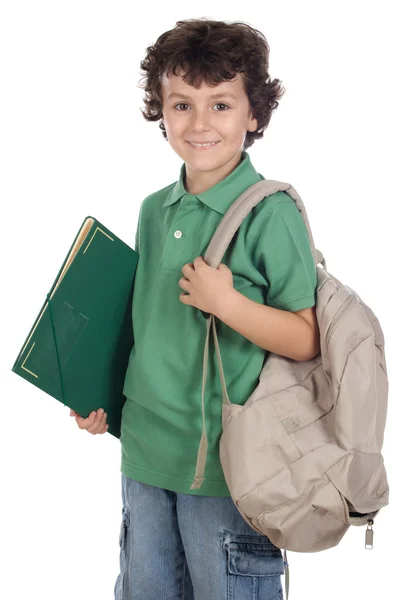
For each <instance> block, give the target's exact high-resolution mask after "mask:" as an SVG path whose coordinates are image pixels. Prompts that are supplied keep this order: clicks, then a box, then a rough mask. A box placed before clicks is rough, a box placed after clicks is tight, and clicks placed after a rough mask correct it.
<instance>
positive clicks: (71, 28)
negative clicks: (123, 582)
mask: <svg viewBox="0 0 398 600" xmlns="http://www.w3.org/2000/svg"><path fill="white" fill-rule="evenodd" d="M256 4H257V3H254V2H252V3H248V2H246V3H242V2H239V3H231V2H230V3H228V4H227V3H225V5H224V6H222V5H220V4H219V3H215V2H213V1H212V2H210V1H207V0H202V2H201V3H200V10H199V11H198V10H193V11H192V10H190V9H189V7H188V5H187V4H183V3H181V2H170V1H169V2H168V3H167V9H166V8H165V6H166V3H164V2H162V3H159V4H158V5H156V3H155V4H153V3H144V4H143V5H142V4H138V5H137V4H136V3H133V2H126V1H124V2H116V1H113V2H110V1H98V0H97V1H96V2H94V1H88V0H79V1H75V0H69V1H68V2H61V1H57V2H50V1H48V2H44V1H39V0H36V1H35V2H21V1H17V0H13V1H12V2H11V1H8V2H3V3H2V7H1V13H0V61H1V72H0V81H1V88H2V89H1V95H0V103H1V106H0V119H1V133H0V151H1V178H0V186H1V187H0V194H1V215H2V219H1V224H2V235H1V244H2V248H1V261H2V262H1V264H2V268H1V274H2V278H1V279H2V294H1V302H2V310H1V316H2V329H1V331H2V336H1V337H2V344H1V403H2V414H1V423H2V433H1V436H0V439H1V464H2V467H1V489H2V492H1V495H0V499H1V511H0V515H1V516H0V519H1V522H0V527H1V548H0V550H1V553H2V562H1V573H2V575H1V578H0V596H1V597H2V598H4V599H7V600H16V599H18V600H19V599H22V598H31V597H38V598H40V599H41V600H50V599H51V600H54V599H56V600H66V599H68V600H69V599H70V598H74V600H87V599H91V598H93V599H94V598H95V600H111V598H113V587H114V583H115V580H116V577H117V575H118V572H119V571H118V569H119V545H118V538H119V528H120V522H121V493H120V483H121V481H120V478H121V473H120V443H119V441H118V440H117V439H116V438H114V437H113V436H110V435H109V434H105V435H101V436H99V435H97V436H92V435H91V434H89V433H87V432H85V431H80V430H79V429H78V427H77V425H76V423H75V420H74V418H72V417H70V416H69V408H67V407H65V406H64V405H63V404H62V403H59V402H57V401H55V400H54V399H53V398H51V397H50V396H49V395H47V394H45V393H43V392H41V391H40V390H39V389H38V388H36V387H35V386H33V385H29V383H28V382H27V381H26V380H24V379H22V378H20V377H18V376H17V375H16V374H14V373H12V372H11V368H12V365H13V363H14V360H15V358H16V357H17V355H18V353H19V351H20V349H21V347H22V344H23V342H24V340H25V338H26V336H27V334H28V332H29V330H30V328H31V326H32V324H33V321H34V319H35V318H36V316H37V313H38V311H39V309H40V308H41V306H42V304H43V301H44V299H45V296H46V293H47V292H48V291H49V290H50V287H51V285H52V282H53V280H54V277H55V275H56V273H57V272H58V269H59V267H60V265H61V263H62V261H63V260H64V257H65V254H66V252H67V251H68V249H69V247H70V245H71V243H72V240H73V238H74V236H75V235H76V233H77V230H78V228H79V227H80V225H81V223H82V221H83V219H84V218H85V217H86V216H87V215H93V216H95V217H96V218H97V219H98V220H100V221H101V222H103V223H104V224H106V226H107V227H108V228H109V229H110V230H111V231H114V232H115V234H116V235H117V236H118V237H120V238H121V239H123V240H124V241H125V242H127V243H128V244H129V245H130V246H132V247H133V246H134V236H135V230H136V225H137V218H138V210H139V206H140V203H141V202H142V200H143V199H144V197H145V196H147V195H148V194H150V193H152V192H154V191H156V190H158V189H160V188H162V187H164V186H166V185H169V184H170V183H172V182H174V181H176V180H177V179H178V177H179V169H180V166H181V159H180V158H179V156H178V155H176V154H175V153H174V152H173V151H172V149H171V147H170V146H169V144H168V142H166V141H165V140H164V139H163V137H162V135H161V131H160V130H159V129H158V123H147V122H146V121H145V120H144V118H143V117H142V115H141V112H140V110H139V108H140V107H141V108H143V101H142V98H143V91H142V90H141V89H139V87H138V82H139V79H140V77H141V74H140V72H139V69H140V67H139V63H140V61H141V60H142V59H143V57H144V55H145V49H146V47H147V46H149V45H150V44H153V43H154V42H155V41H156V39H157V37H158V36H159V35H161V33H163V32H164V31H166V30H169V29H171V28H173V27H174V25H175V23H176V21H177V20H182V19H187V18H198V17H208V18H213V19H219V20H227V21H245V22H247V23H248V24H250V25H252V26H253V27H255V28H257V29H260V30H261V31H262V32H263V33H264V35H265V36H266V38H267V40H268V42H269V44H270V48H271V54H270V74H271V77H272V78H275V77H277V78H279V79H280V80H282V82H283V84H284V86H285V89H286V93H285V95H284V96H283V98H282V99H281V101H280V105H279V107H278V109H277V110H276V111H275V112H274V114H273V116H272V118H271V122H270V125H269V128H268V129H267V130H266V131H265V134H264V138H263V140H260V141H256V142H255V143H254V145H253V146H252V147H251V148H250V149H249V153H250V156H251V160H252V162H253V164H254V166H255V167H256V169H257V170H258V171H259V172H260V173H262V174H263V175H264V177H266V178H267V179H279V180H282V181H288V182H290V183H291V184H292V185H293V186H294V187H295V188H296V189H297V191H298V192H299V194H300V195H301V196H302V198H303V201H304V203H305V206H306V209H307V213H308V216H309V219H310V223H311V227H312V232H313V236H314V240H315V244H316V246H317V247H318V248H319V249H320V250H321V251H322V252H323V253H324V256H325V258H326V261H327V266H328V269H329V270H330V271H331V273H332V274H334V275H335V276H337V277H338V278H339V279H340V280H342V281H343V282H344V283H346V284H347V285H349V286H350V287H351V288H353V289H354V290H355V291H357V293H358V294H359V295H360V296H361V298H362V299H363V300H364V301H365V302H366V303H367V304H368V305H369V306H370V307H371V308H372V310H373V311H374V313H375V314H376V315H377V317H378V318H379V320H380V323H381V326H382V329H383V331H384V334H385V344H386V357H387V367H388V375H389V380H390V395H389V411H388V417H387V427H386V431H385V442H384V447H383V455H384V457H385V463H386V468H387V474H388V478H389V483H390V504H389V506H387V507H385V508H383V509H382V511H381V512H380V514H379V515H378V517H377V521H376V523H375V537H374V549H373V550H365V549H364V539H365V528H364V527H360V528H354V527H352V528H351V529H350V530H349V531H348V532H347V534H346V535H345V537H344V538H343V540H342V541H341V542H340V544H339V545H338V546H337V547H335V548H333V549H330V550H328V551H324V552H319V553H311V554H299V553H292V552H291V553H288V557H289V559H290V573H291V588H290V589H291V594H290V598H291V599H292V600H296V599H300V600H301V599H302V600H304V599H305V600H319V599H320V598H322V600H327V599H335V598H337V597H339V598H340V599H342V600H348V599H351V598H354V597H358V598H361V600H373V599H374V598H380V597H387V596H388V597H393V596H394V591H393V590H392V585H393V580H394V573H395V570H396V565H395V562H396V561H395V559H393V554H394V553H395V552H396V547H395V546H396V540H397V533H398V527H397V520H396V519H395V518H394V502H395V489H396V480H397V468H396V466H395V463H394V437H396V436H395V435H394V434H395V423H396V420H397V417H398V413H397V407H396V403H395V402H394V400H395V398H396V391H397V390H396V386H397V378H396V371H395V369H394V367H395V363H396V360H397V348H396V345H395V343H394V339H396V338H397V333H398V332H397V327H396V323H397V317H396V304H395V302H396V300H395V295H394V294H393V292H394V289H396V288H395V278H396V273H395V271H396V267H395V265H394V264H393V261H394V259H396V258H397V250H396V231H397V223H396V218H397V210H396V205H397V181H396V176H397V168H396V167H397V152H396V147H397V142H396V140H397V134H398V131H397V118H396V107H397V106H398V97H397V84H396V80H397V78H396V73H397V71H396V64H397V58H398V57H397V43H396V31H395V20H394V18H393V7H394V2H387V1H384V2H383V1H380V0H379V1H378V2H377V3H376V2H359V1H357V2H354V1H345V2H342V1H340V2H336V1H335V2H333V3H331V2H330V3H325V2H315V1H314V2H303V1H302V0H301V1H300V2H282V1H279V2H275V1H273V2H268V1H264V0H262V2H259V3H258V7H256V8H255V5H256ZM194 6H195V5H194ZM148 600H151V599H148Z"/></svg>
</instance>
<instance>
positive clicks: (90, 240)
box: [83, 227, 115, 254]
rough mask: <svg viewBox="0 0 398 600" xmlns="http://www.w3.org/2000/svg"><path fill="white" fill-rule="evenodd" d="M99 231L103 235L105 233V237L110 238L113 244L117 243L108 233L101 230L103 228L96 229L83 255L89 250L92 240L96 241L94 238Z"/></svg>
mask: <svg viewBox="0 0 398 600" xmlns="http://www.w3.org/2000/svg"><path fill="white" fill-rule="evenodd" d="M97 231H100V232H101V233H103V234H104V235H106V237H108V238H109V239H110V240H111V241H112V242H114V241H115V240H114V239H113V238H111V236H110V235H108V234H107V233H105V231H103V230H102V229H101V227H96V229H95V231H94V233H93V235H92V237H91V240H90V241H89V243H88V244H87V246H86V247H85V249H84V251H83V254H84V253H85V252H86V250H87V248H88V247H89V245H90V244H91V242H92V240H93V239H94V236H95V234H96V233H97Z"/></svg>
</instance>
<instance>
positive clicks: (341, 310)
mask: <svg viewBox="0 0 398 600" xmlns="http://www.w3.org/2000/svg"><path fill="white" fill-rule="evenodd" d="M354 302H355V296H350V297H349V298H347V300H345V301H344V303H343V305H342V306H340V308H339V310H338V311H337V313H336V314H335V316H334V317H333V319H332V322H331V323H330V326H329V329H328V332H327V334H326V338H325V344H326V346H327V345H328V343H329V340H330V338H331V337H332V335H333V333H334V332H335V330H336V328H337V327H338V325H339V323H340V321H341V320H342V319H343V318H344V316H345V314H346V312H347V311H348V310H350V308H351V305H352V304H353V303H354Z"/></svg>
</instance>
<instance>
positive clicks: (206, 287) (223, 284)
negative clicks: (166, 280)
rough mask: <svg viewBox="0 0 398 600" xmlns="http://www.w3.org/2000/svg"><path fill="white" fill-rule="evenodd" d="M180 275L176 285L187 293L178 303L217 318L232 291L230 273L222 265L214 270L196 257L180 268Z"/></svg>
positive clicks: (181, 296)
mask: <svg viewBox="0 0 398 600" xmlns="http://www.w3.org/2000/svg"><path fill="white" fill-rule="evenodd" d="M182 273H183V274H184V277H181V279H180V280H179V282H178V283H179V285H180V287H182V288H183V289H184V290H186V291H187V292H188V293H187V294H184V293H182V294H180V301H181V302H182V303H183V304H189V306H195V307H196V308H199V310H202V311H204V312H207V313H211V314H213V315H216V316H217V314H218V311H219V310H220V307H221V306H222V305H223V304H224V303H225V302H226V300H227V298H228V296H229V295H230V293H231V291H232V290H233V289H234V285H233V276H232V271H231V270H230V269H229V268H228V267H227V265H224V264H223V263H221V264H220V265H219V267H218V268H217V269H214V268H213V267H210V266H209V265H208V264H207V263H206V262H205V260H204V259H203V257H202V256H198V257H197V258H195V260H194V261H193V263H187V264H186V265H184V266H183V267H182Z"/></svg>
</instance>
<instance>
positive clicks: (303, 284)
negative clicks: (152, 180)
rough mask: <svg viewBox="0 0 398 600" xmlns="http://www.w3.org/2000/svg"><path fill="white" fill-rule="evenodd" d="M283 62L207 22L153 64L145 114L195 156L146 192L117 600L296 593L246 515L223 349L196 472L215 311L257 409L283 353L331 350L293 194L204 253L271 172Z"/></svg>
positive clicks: (165, 43) (183, 30)
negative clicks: (225, 441)
mask: <svg viewBox="0 0 398 600" xmlns="http://www.w3.org/2000/svg"><path fill="white" fill-rule="evenodd" d="M268 56H269V48H268V45H267V42H266V40H265V39H264V37H263V36H262V34H261V33H260V32H258V31H256V30H254V29H252V28H251V27H249V26H248V25H245V24H243V23H232V24H227V23H224V22H220V21H209V20H206V19H192V20H188V21H179V22H177V24H176V27H175V28H174V29H173V30H171V31H167V32H166V33H164V34H163V35H161V36H160V37H159V39H158V40H157V42H156V44H155V45H154V46H151V47H149V48H148V49H147V55H146V57H145V59H144V60H143V61H142V63H141V67H142V68H143V69H144V71H145V72H146V74H147V75H146V84H145V91H146V100H145V103H146V108H147V111H146V112H144V113H143V114H144V117H145V118H146V119H147V120H149V121H156V120H160V128H161V129H162V132H163V136H164V137H165V139H166V140H167V141H168V142H169V144H170V145H171V147H172V148H173V150H174V151H175V152H176V153H177V154H178V155H179V156H180V157H181V159H183V161H184V163H183V164H182V166H181V170H180V177H179V180H178V181H177V182H174V183H172V184H171V185H169V186H167V187H165V188H163V189H161V190H159V191H157V192H155V193H153V194H151V195H149V196H148V197H147V198H145V199H144V201H143V202H142V204H141V207H140V213H139V220H138V226H137V233H136V246H135V248H136V250H137V251H138V252H139V254H140V260H139V263H138V267H137V273H136V280H135V288H134V302H133V309H132V310H133V323H134V340H135V343H134V346H133V348H132V350H131V354H130V359H129V365H128V368H127V372H126V378H125V384H124V389H123V392H124V394H125V396H126V403H125V404H124V407H123V413H122V430H121V446H122V462H121V471H122V499H123V507H122V524H121V531H120V538H119V542H120V574H119V576H118V578H117V580H116V584H115V590H114V591H115V598H116V599H120V600H121V599H123V600H158V599H159V600H166V599H167V600H176V599H177V598H183V599H184V600H193V599H195V600H222V599H227V598H228V599H229V600H231V599H234V600H245V599H249V598H250V599H253V598H256V599H258V600H276V599H280V598H283V593H282V585H281V574H282V573H283V571H284V562H283V558H282V553H281V550H280V549H279V548H277V547H276V546H274V544H272V542H271V541H270V540H269V539H268V538H267V537H266V536H262V535H260V534H259V533H258V532H256V531H255V530H253V529H252V528H251V527H249V525H248V524H247V523H246V522H245V521H244V520H243V519H242V517H241V515H240V514H239V512H238V510H237V508H236V506H235V505H234V503H233V501H232V499H231V496H230V493H229V490H228V487H227V485H226V482H225V479H224V477H223V472H222V468H221V464H220V460H219V455H218V442H219V438H220V435H221V432H222V426H221V406H222V396H221V387H220V381H219V374H218V365H217V362H216V357H215V353H214V352H211V353H210V355H209V366H208V375H207V386H206V399H205V402H206V415H205V418H206V430H207V435H208V452H207V460H206V470H205V478H204V480H203V481H202V480H201V479H200V478H199V479H198V480H197V479H196V478H195V469H196V461H197V453H198V448H199V444H200V439H201V435H202V413H201V389H202V370H201V366H202V361H203V349H204V345H205V333H206V326H205V321H204V318H203V315H202V314H201V312H200V311H204V312H209V313H212V314H214V315H215V316H216V317H217V332H218V339H219V345H220V351H221V355H222V358H223V365H224V369H225V373H224V375H225V379H226V383H227V389H228V393H229V397H230V400H231V402H235V403H237V404H243V403H244V402H245V401H246V400H247V398H248V397H249V396H250V394H251V393H252V392H253V390H254V389H255V387H256V386H257V383H258V375H259V374H260V372H261V369H262V367H263V363H264V360H266V357H267V355H268V352H270V351H271V352H275V353H278V354H282V355H284V356H289V357H290V358H292V359H294V360H307V359H309V358H311V357H312V356H315V355H316V354H317V353H318V352H319V345H318V344H319V331H318V328H317V323H316V316H315V293H316V284H317V278H316V270H315V265H314V261H313V258H312V255H311V249H310V244H309V240H308V236H307V231H306V228H305V224H304V222H303V219H302V217H301V215H300V214H299V211H298V210H297V207H296V205H295V203H294V201H293V200H292V199H291V198H290V197H289V196H288V195H287V194H286V193H284V192H278V193H276V194H273V195H272V196H270V197H268V198H266V199H264V201H263V202H260V203H259V204H258V205H257V206H256V207H254V208H253V210H252V211H251V212H250V213H249V215H248V216H247V217H246V218H245V219H244V222H243V223H242V225H241V227H240V228H239V230H238V232H237V234H236V237H235V238H234V240H233V241H232V242H231V244H230V247H229V248H228V249H227V251H226V253H225V255H224V257H223V263H222V264H221V265H220V267H219V268H218V269H213V268H211V267H209V266H208V265H207V264H206V263H205V262H204V260H203V255H204V253H205V251H206V248H207V246H208V244H209V242H210V240H211V237H212V235H213V234H214V232H215V230H216V228H217V226H218V224H219V222H220V221H221V219H222V217H223V215H224V214H225V212H226V211H227V209H228V208H229V206H230V205H231V204H232V203H233V202H234V201H235V200H236V199H237V198H238V196H239V195H240V194H241V193H242V192H243V191H244V190H246V189H247V188H248V187H249V186H250V185H252V184H253V183H255V182H256V181H259V180H260V179H264V177H263V176H262V175H261V174H259V173H257V171H256V170H255V169H254V167H253V165H252V163H251V161H250V157H249V155H248V153H247V152H246V149H247V148H248V147H250V146H251V145H252V144H253V142H254V140H255V139H259V138H261V137H262V136H263V130H264V128H265V127H266V126H267V125H268V123H269V120H270V117H271V113H272V110H274V109H275V108H276V107H277V105H278V102H277V99H278V98H280V97H281V96H282V94H283V91H282V88H281V86H280V82H279V80H277V79H274V80H273V81H270V79H269V75H268ZM219 107H222V108H221V110H218V108H219ZM216 108H217V110H216ZM210 348H212V349H213V350H214V347H213V346H212V345H211V346H210ZM71 414H75V413H73V411H71ZM76 420H77V422H78V425H79V427H81V428H82V429H87V431H89V432H90V433H93V434H96V433H104V432H105V431H106V415H101V414H99V411H98V414H97V415H95V413H92V414H91V415H90V416H89V417H88V418H87V419H82V418H81V417H79V415H77V416H76ZM248 460H250V457H248Z"/></svg>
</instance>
